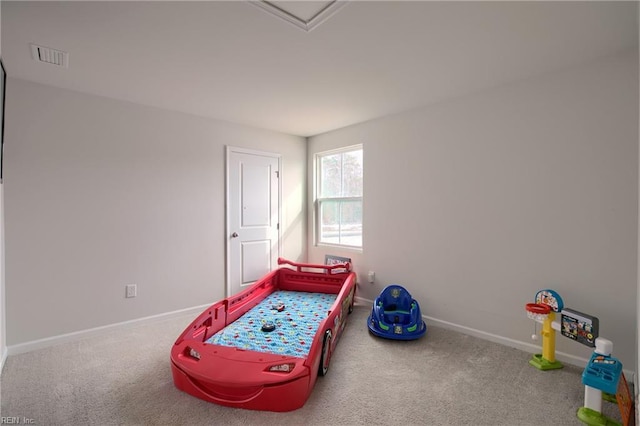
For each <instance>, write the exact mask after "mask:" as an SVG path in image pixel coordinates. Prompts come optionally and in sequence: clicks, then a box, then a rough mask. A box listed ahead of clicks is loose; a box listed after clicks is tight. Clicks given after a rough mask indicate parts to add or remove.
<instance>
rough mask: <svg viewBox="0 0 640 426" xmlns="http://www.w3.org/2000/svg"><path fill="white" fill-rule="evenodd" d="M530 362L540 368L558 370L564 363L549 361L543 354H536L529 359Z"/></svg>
mask: <svg viewBox="0 0 640 426" xmlns="http://www.w3.org/2000/svg"><path fill="white" fill-rule="evenodd" d="M529 364H531V365H533V366H534V367H535V368H537V369H538V370H543V371H544V370H557V369H559V368H562V367H563V365H562V363H561V362H560V361H553V362H551V361H549V360H548V359H545V358H543V357H542V354H535V355H533V358H531V359H530V360H529Z"/></svg>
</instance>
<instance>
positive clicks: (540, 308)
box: [525, 290, 564, 370]
mask: <svg viewBox="0 0 640 426" xmlns="http://www.w3.org/2000/svg"><path fill="white" fill-rule="evenodd" d="M563 308H564V304H563V302H562V298H561V297H560V295H559V294H558V293H556V292H555V291H553V290H541V291H539V292H538V293H537V294H536V297H535V302H534V303H527V304H526V305H525V310H526V311H527V316H528V317H529V318H531V319H532V320H534V321H535V322H536V323H540V324H542V331H541V332H540V335H541V336H542V353H541V354H534V355H533V358H532V359H531V360H530V361H529V364H531V365H533V366H534V367H536V368H537V369H539V370H555V369H558V368H562V367H563V365H562V363H561V362H559V361H556V330H560V324H559V323H558V322H557V321H554V320H555V318H556V312H560V311H562V309H563ZM532 338H534V339H536V338H537V334H536V333H534V334H533V336H532Z"/></svg>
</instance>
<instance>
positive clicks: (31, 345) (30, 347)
mask: <svg viewBox="0 0 640 426" xmlns="http://www.w3.org/2000/svg"><path fill="white" fill-rule="evenodd" d="M209 306H211V304H207V305H201V306H194V307H192V308H186V309H180V310H177V311H172V312H166V313H164V314H158V315H151V316H148V317H144V318H138V319H134V320H129V321H123V322H119V323H115V324H109V325H104V326H101V327H95V328H90V329H87V330H80V331H74V332H73V333H66V334H61V335H59V336H53V337H47V338H45V339H39V340H33V341H30V342H25V343H18V344H17V345H11V346H8V347H7V350H5V354H3V357H2V365H4V360H5V358H6V357H7V356H8V355H16V354H21V353H25V352H31V351H35V350H37V349H43V348H48V347H51V346H55V345H59V344H61V343H68V342H73V341H77V340H81V339H86V338H88V337H95V336H100V335H104V334H106V333H109V332H112V331H114V330H123V329H127V328H130V327H135V326H139V325H144V324H145V323H149V322H158V321H163V320H168V319H172V318H176V317H180V316H183V315H184V316H186V315H193V316H194V319H195V316H196V315H198V314H199V313H201V312H202V311H204V310H205V309H206V308H207V307H209ZM176 337H177V336H176ZM0 371H2V370H0Z"/></svg>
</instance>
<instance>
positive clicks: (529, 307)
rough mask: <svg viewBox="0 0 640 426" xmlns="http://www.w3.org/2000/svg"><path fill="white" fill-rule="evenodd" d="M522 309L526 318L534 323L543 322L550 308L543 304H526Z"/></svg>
mask: <svg viewBox="0 0 640 426" xmlns="http://www.w3.org/2000/svg"><path fill="white" fill-rule="evenodd" d="M524 309H525V310H526V311H527V316H528V317H529V318H531V319H532V320H534V321H536V322H544V321H545V320H546V319H547V318H548V317H549V312H551V307H550V306H549V305H545V304H543V303H527V304H526V305H524Z"/></svg>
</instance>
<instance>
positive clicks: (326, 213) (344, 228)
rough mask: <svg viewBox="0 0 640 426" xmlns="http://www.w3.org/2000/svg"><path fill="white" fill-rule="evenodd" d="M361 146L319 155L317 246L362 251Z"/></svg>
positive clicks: (317, 168) (317, 161)
mask: <svg viewBox="0 0 640 426" xmlns="http://www.w3.org/2000/svg"><path fill="white" fill-rule="evenodd" d="M362 164H363V163H362V145H358V146H352V147H349V148H344V149H341V150H336V151H330V152H323V153H319V154H316V172H317V173H316V203H315V217H316V243H318V244H331V245H340V246H347V247H356V248H362Z"/></svg>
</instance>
